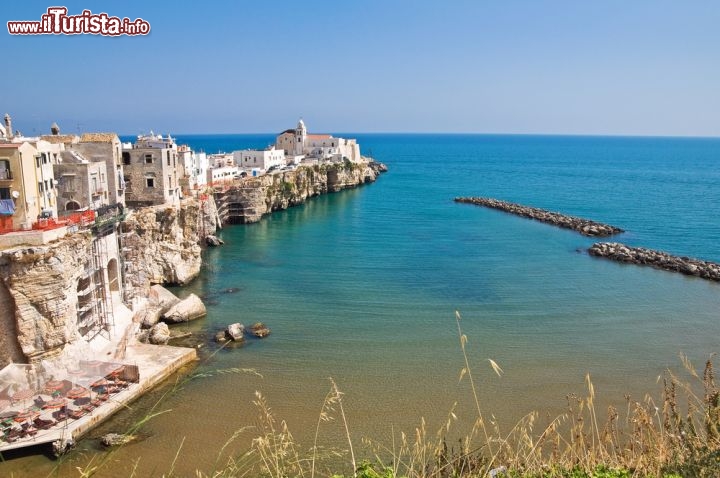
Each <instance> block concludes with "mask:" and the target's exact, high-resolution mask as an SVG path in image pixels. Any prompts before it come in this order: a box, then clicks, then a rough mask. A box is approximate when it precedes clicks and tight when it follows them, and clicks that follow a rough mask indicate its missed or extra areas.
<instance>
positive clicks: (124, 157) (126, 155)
mask: <svg viewBox="0 0 720 478" xmlns="http://www.w3.org/2000/svg"><path fill="white" fill-rule="evenodd" d="M122 161H123V164H130V152H128V151H123V154H122Z"/></svg>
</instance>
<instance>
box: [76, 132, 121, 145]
mask: <svg viewBox="0 0 720 478" xmlns="http://www.w3.org/2000/svg"><path fill="white" fill-rule="evenodd" d="M115 140H118V141H119V138H118V135H116V134H115V133H83V135H82V136H81V137H80V142H81V143H112V142H113V141H115Z"/></svg>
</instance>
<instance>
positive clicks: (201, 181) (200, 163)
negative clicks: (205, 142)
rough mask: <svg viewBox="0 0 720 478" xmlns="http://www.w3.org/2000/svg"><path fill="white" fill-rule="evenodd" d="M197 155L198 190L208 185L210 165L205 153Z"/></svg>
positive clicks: (196, 175)
mask: <svg viewBox="0 0 720 478" xmlns="http://www.w3.org/2000/svg"><path fill="white" fill-rule="evenodd" d="M194 154H195V168H196V171H195V180H196V181H197V186H198V188H201V187H203V186H205V185H206V184H207V171H208V168H209V167H210V165H209V164H208V157H207V154H205V153H204V152H200V153H194Z"/></svg>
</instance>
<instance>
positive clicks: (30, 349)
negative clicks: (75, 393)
mask: <svg viewBox="0 0 720 478" xmlns="http://www.w3.org/2000/svg"><path fill="white" fill-rule="evenodd" d="M91 242H92V238H91V236H90V234H89V233H78V234H73V235H71V236H68V237H66V238H63V239H61V240H58V241H56V242H54V243H51V244H47V245H44V246H35V247H25V248H23V247H18V248H13V249H9V250H4V251H2V252H0V279H1V280H0V345H1V347H0V366H2V365H4V364H6V363H8V362H10V361H14V362H25V361H28V360H29V361H36V360H40V359H42V358H45V357H49V356H53V355H55V354H57V353H59V352H60V351H61V350H62V348H63V347H64V345H65V344H66V343H68V342H71V341H72V340H74V339H76V338H78V337H79V335H78V329H77V304H78V296H77V285H78V282H79V280H80V277H81V276H82V275H83V274H84V272H85V268H86V265H87V262H88V260H89V258H90V256H91Z"/></svg>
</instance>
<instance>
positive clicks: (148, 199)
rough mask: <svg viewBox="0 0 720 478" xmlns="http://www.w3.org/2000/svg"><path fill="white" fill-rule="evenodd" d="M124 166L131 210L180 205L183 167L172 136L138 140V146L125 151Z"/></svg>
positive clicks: (153, 135)
mask: <svg viewBox="0 0 720 478" xmlns="http://www.w3.org/2000/svg"><path fill="white" fill-rule="evenodd" d="M122 163H123V168H124V173H125V174H124V182H125V187H126V203H127V204H128V205H129V206H135V207H142V206H152V205H158V204H174V205H179V204H180V199H181V198H182V190H181V185H180V181H181V179H182V178H183V176H184V166H183V165H181V164H180V162H179V161H178V147H177V144H175V140H174V139H173V138H171V137H170V135H168V136H167V137H166V138H163V137H162V136H161V135H155V134H153V133H150V134H149V135H145V136H138V138H137V141H135V143H133V144H132V145H128V146H124V147H123V151H122Z"/></svg>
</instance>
